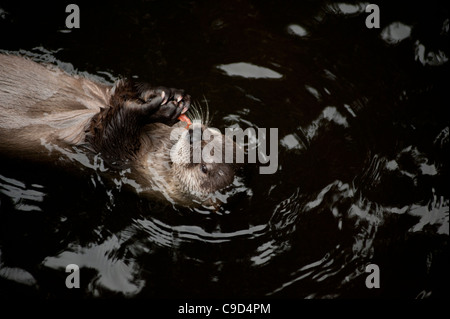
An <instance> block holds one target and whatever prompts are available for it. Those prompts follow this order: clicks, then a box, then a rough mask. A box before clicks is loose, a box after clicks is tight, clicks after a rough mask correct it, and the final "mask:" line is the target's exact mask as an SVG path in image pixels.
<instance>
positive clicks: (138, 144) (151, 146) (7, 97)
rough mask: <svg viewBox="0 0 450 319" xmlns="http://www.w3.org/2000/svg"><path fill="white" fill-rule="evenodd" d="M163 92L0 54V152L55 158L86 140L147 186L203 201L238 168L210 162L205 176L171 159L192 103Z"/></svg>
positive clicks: (175, 197) (179, 199)
mask: <svg viewBox="0 0 450 319" xmlns="http://www.w3.org/2000/svg"><path fill="white" fill-rule="evenodd" d="M172 90H173V89H172ZM160 91H161V89H158V88H156V89H153V88H151V87H150V86H148V85H147V84H141V85H135V84H133V83H131V82H128V81H125V80H119V81H118V82H117V83H115V85H114V86H112V87H111V86H107V85H103V84H99V83H96V82H93V81H91V80H89V79H86V78H83V77H77V76H71V75H68V74H67V73H65V72H63V71H62V70H60V69H57V68H55V67H54V66H44V65H40V64H37V63H35V62H33V61H30V60H28V59H25V58H22V57H18V56H12V55H2V54H0V152H2V153H9V154H11V153H14V154H20V155H23V156H26V157H28V158H30V159H32V160H36V159H38V158H40V159H42V158H44V159H48V160H52V156H60V155H61V154H59V155H58V154H57V153H58V151H59V153H61V152H62V153H64V151H65V150H68V149H70V148H71V147H81V148H82V149H84V150H86V152H87V153H91V154H94V155H95V154H100V156H101V157H102V158H103V159H104V160H105V162H106V163H107V164H108V165H110V166H111V167H119V168H126V167H129V168H131V170H129V173H128V175H129V177H130V178H131V179H132V180H136V181H137V182H138V184H140V185H142V188H141V187H138V188H139V189H140V190H139V191H142V192H143V193H153V194H157V196H158V197H161V198H165V199H166V200H169V201H172V202H176V203H181V204H183V205H188V204H189V203H190V202H192V200H193V199H197V200H200V201H201V200H202V199H201V197H205V196H206V197H207V195H208V194H210V193H213V192H215V191H216V190H218V189H220V188H223V187H224V186H226V185H228V184H230V183H231V181H232V179H233V176H234V168H233V167H232V166H231V165H228V164H217V165H215V164H208V165H209V166H208V174H203V175H202V174H201V173H199V172H200V169H199V164H195V165H194V164H187V165H174V164H173V163H172V162H171V160H170V156H169V151H170V149H171V148H172V147H173V146H174V144H175V143H176V141H171V140H170V139H169V136H170V132H171V129H172V128H171V127H170V126H171V125H173V124H174V123H175V122H177V120H176V118H177V117H178V116H179V114H180V112H181V109H183V106H187V107H189V96H186V95H183V93H182V91H179V90H176V91H165V92H166V97H167V98H168V102H167V103H166V102H164V103H161V101H162V100H161V99H162V98H161V96H160V95H158V94H160ZM167 92H169V93H167ZM170 92H172V94H173V95H172V96H171V97H170V98H169V96H168V95H169V94H171V93H170ZM174 92H175V93H174ZM155 97H156V98H155ZM177 97H179V98H177ZM181 97H182V98H183V99H182V100H181V102H178V100H180V99H181ZM157 98H159V99H160V100H159V102H160V103H157V102H158V101H157ZM177 103H178V104H177ZM162 105H164V106H162ZM178 105H180V107H178ZM163 123H165V124H163ZM166 124H168V125H170V126H168V125H166ZM187 145H188V146H187V147H189V143H188V144H187ZM55 150H56V154H55ZM193 193H197V195H194V194H193ZM199 194H200V195H199ZM199 196H200V197H199Z"/></svg>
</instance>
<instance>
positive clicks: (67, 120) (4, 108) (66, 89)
mask: <svg viewBox="0 0 450 319" xmlns="http://www.w3.org/2000/svg"><path fill="white" fill-rule="evenodd" d="M107 103H108V88H107V87H106V86H104V85H101V84H97V83H94V82H92V81H90V80H88V79H85V78H78V77H74V76H70V75H68V74H66V73H65V72H64V71H62V70H60V69H57V68H56V67H50V66H48V67H47V66H43V65H40V64H38V63H35V62H33V61H30V60H28V59H25V58H22V57H18V56H12V55H3V54H0V148H7V149H8V148H9V149H11V148H15V147H23V146H24V145H27V146H29V147H32V144H33V143H38V144H39V143H42V142H43V141H45V142H50V143H51V142H54V141H57V140H60V141H63V142H65V143H69V144H78V143H81V142H82V141H83V140H84V131H85V127H86V125H88V123H89V121H90V119H91V118H92V116H93V115H94V114H96V113H97V112H99V110H100V108H103V107H106V105H107Z"/></svg>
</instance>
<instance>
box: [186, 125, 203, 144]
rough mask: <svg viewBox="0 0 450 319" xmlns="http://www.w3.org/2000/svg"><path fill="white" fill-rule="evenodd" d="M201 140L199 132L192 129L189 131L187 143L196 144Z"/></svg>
mask: <svg viewBox="0 0 450 319" xmlns="http://www.w3.org/2000/svg"><path fill="white" fill-rule="evenodd" d="M201 139H202V133H201V130H193V129H191V128H190V129H189V143H191V144H192V143H194V142H198V141H201Z"/></svg>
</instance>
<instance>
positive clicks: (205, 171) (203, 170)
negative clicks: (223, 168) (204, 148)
mask: <svg viewBox="0 0 450 319" xmlns="http://www.w3.org/2000/svg"><path fill="white" fill-rule="evenodd" d="M200 169H201V170H202V172H203V173H205V174H206V173H208V168H207V167H206V165H205V164H202V165H201V166H200Z"/></svg>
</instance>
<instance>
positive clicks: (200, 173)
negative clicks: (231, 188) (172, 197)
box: [170, 120, 238, 200]
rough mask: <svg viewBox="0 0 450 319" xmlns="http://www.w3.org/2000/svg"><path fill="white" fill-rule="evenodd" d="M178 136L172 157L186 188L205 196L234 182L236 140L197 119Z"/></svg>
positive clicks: (179, 177)
mask: <svg viewBox="0 0 450 319" xmlns="http://www.w3.org/2000/svg"><path fill="white" fill-rule="evenodd" d="M178 136H179V138H178V140H177V141H176V143H175V144H174V146H173V147H172V149H171V152H170V157H171V161H172V170H173V172H174V174H175V176H176V178H177V179H178V181H179V183H180V185H181V187H182V189H183V191H184V192H187V193H189V194H191V195H193V196H194V197H197V198H198V199H200V200H203V199H205V198H207V197H208V196H209V195H211V194H213V193H215V192H216V191H219V190H221V189H223V188H225V187H227V186H228V185H230V184H231V183H232V182H233V180H234V176H235V173H236V170H237V169H238V166H237V165H236V164H235V163H234V162H235V161H234V152H235V149H236V145H235V143H234V142H233V141H231V140H230V139H229V138H226V137H225V136H224V135H222V134H221V133H220V131H218V130H216V129H213V128H209V127H207V126H205V125H203V124H202V123H201V122H200V121H196V120H194V122H193V124H192V125H191V126H190V128H189V129H182V131H181V133H179V134H178Z"/></svg>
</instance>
